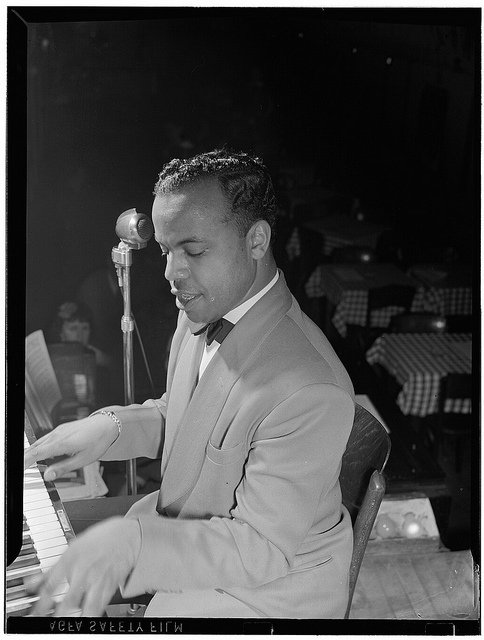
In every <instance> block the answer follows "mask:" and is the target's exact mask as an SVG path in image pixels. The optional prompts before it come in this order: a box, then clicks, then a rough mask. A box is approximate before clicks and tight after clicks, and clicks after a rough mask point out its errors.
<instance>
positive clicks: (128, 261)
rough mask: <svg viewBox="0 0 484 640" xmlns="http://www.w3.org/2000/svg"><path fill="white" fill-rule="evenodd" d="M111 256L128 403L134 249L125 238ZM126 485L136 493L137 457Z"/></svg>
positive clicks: (130, 395)
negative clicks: (119, 305) (120, 311)
mask: <svg viewBox="0 0 484 640" xmlns="http://www.w3.org/2000/svg"><path fill="white" fill-rule="evenodd" d="M111 258H112V260H113V262H114V264H115V267H116V273H117V276H118V284H119V287H120V289H121V293H122V294H123V304H124V307H123V317H122V318H121V331H122V332H123V369H124V402H125V404H126V405H128V404H133V402H134V369H133V331H134V320H133V317H132V315H131V281H130V267H131V265H132V263H133V256H132V249H131V247H130V246H129V245H128V244H126V243H125V242H124V241H123V240H121V242H120V243H119V245H118V246H117V247H113V249H112V252H111ZM126 487H127V493H128V495H129V496H132V495H136V492H137V486H136V459H135V458H133V459H131V460H127V461H126Z"/></svg>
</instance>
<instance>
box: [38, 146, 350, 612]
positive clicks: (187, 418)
mask: <svg viewBox="0 0 484 640" xmlns="http://www.w3.org/2000/svg"><path fill="white" fill-rule="evenodd" d="M152 215H153V223H154V228H155V239H156V241H157V242H158V243H159V245H160V248H161V251H162V254H163V255H164V256H165V257H166V269H165V277H166V278H167V279H168V280H169V281H170V283H171V287H172V293H173V294H174V295H175V297H176V304H177V307H178V309H179V310H180V314H179V320H178V326H177V330H176V333H175V335H174V338H173V343H172V347H171V353H170V361H169V366H168V375H167V391H166V394H165V395H164V396H163V397H162V398H161V399H160V400H148V401H146V402H145V403H144V404H143V405H133V406H129V407H118V406H115V407H108V408H106V410H105V412H104V413H97V414H95V415H93V416H91V417H89V418H86V419H84V420H80V421H78V422H75V423H68V424H66V425H61V426H60V427H58V428H57V429H56V430H54V431H53V432H52V433H50V434H48V435H47V436H45V437H44V438H42V439H41V440H40V441H38V443H36V444H34V445H33V446H32V447H31V448H30V450H29V451H28V452H27V454H26V464H31V463H32V461H34V460H42V459H44V458H47V457H52V456H54V455H59V454H69V455H70V457H69V458H67V459H66V460H64V461H62V462H60V463H58V464H56V465H53V466H52V467H51V468H50V469H49V470H48V471H47V472H46V474H45V477H46V479H52V478H53V477H54V476H55V474H56V473H57V474H62V473H63V472H64V471H66V470H70V469H73V468H78V467H82V466H84V465H86V464H88V463H89V462H92V461H93V460H97V459H99V458H102V459H104V460H114V459H116V460H117V459H126V458H130V457H138V456H151V457H158V455H159V453H160V452H161V451H162V469H161V471H162V481H161V487H160V491H159V492H155V493H152V494H149V495H147V496H144V497H143V498H142V499H140V500H139V501H137V502H136V504H135V505H134V506H133V507H132V508H131V509H130V511H129V512H128V514H127V516H126V517H124V518H119V517H118V518H110V519H107V520H105V521H104V522H101V523H99V524H97V525H95V526H93V527H92V528H89V529H88V530H87V531H86V532H84V533H83V534H81V535H79V536H78V537H77V539H76V541H75V542H74V543H72V545H71V546H70V548H69V549H68V550H67V551H66V553H65V554H64V555H63V556H62V558H61V559H60V561H59V562H58V563H57V565H56V566H55V567H54V568H53V569H52V570H51V571H50V572H49V573H48V574H46V579H45V580H44V583H43V585H42V588H41V590H40V596H41V597H40V601H39V603H38V606H37V610H36V612H35V613H36V615H45V614H46V612H47V611H49V610H50V609H51V608H52V606H53V605H52V592H53V591H54V590H55V588H56V586H57V584H58V583H59V582H60V581H61V580H62V579H63V578H67V580H68V582H69V584H70V589H69V592H68V594H67V596H66V597H65V599H64V601H63V602H62V603H61V604H60V605H59V606H58V607H57V609H56V615H66V612H68V611H69V610H71V609H76V608H78V609H80V610H81V612H82V615H84V616H95V615H100V613H101V612H102V611H103V610H104V608H105V606H106V605H107V604H108V603H109V600H110V598H111V596H112V594H113V593H114V591H115V590H116V588H117V587H119V588H120V589H121V591H122V593H123V596H124V597H126V598H134V596H136V595H137V594H141V593H154V594H155V595H154V597H153V599H152V600H151V603H150V605H149V606H148V609H147V611H146V615H147V616H158V615H159V616H174V615H181V616H185V617H188V616H197V617H200V616H208V617H216V616H217V617H232V616H235V617H244V616H247V617H257V616H269V617H275V618H277V617H289V618H338V617H343V615H344V612H345V608H346V604H347V599H348V570H349V564H350V558H351V552H352V527H351V521H350V518H349V516H348V513H347V511H346V509H345V508H344V506H343V505H342V503H341V492H340V487H339V481H338V477H339V472H340V466H341V458H342V455H343V452H344V450H345V446H346V442H347V440H348V436H349V433H350V430H351V427H352V423H353V417H354V397H353V390H352V385H351V382H350V380H349V377H348V375H347V373H346V371H345V369H344V368H343V366H342V364H341V362H340V361H339V360H338V358H337V356H336V355H335V353H334V351H333V349H332V348H331V346H330V344H329V342H328V341H327V339H326V338H325V336H324V335H323V334H322V333H321V331H320V330H319V329H318V327H316V325H315V324H314V323H312V322H311V321H310V320H309V319H308V318H307V317H306V316H305V315H304V314H303V313H302V312H301V310H300V308H299V305H298V304H297V302H296V300H295V299H294V298H293V297H292V296H291V294H290V292H289V290H288V288H287V286H286V284H285V281H284V276H283V274H282V273H281V272H278V270H277V267H276V264H275V262H274V258H273V256H272V251H271V239H272V234H273V225H274V221H275V198H274V193H273V188H272V183H271V180H270V177H269V175H268V173H267V171H266V169H265V167H264V165H263V164H262V163H261V162H260V160H258V159H255V158H251V157H249V156H248V155H246V154H243V153H240V154H235V153H229V152H226V151H214V152H211V153H207V154H202V155H200V156H196V157H194V158H191V159H188V160H173V161H172V162H170V163H168V164H167V165H166V166H165V167H164V169H163V171H162V173H161V174H160V177H159V180H158V183H157V185H156V187H155V200H154V204H153V212H152ZM220 318H225V319H226V321H228V324H227V323H225V326H223V327H222V329H221V333H219V334H218V336H216V338H215V341H213V342H211V340H212V339H213V337H212V330H213V327H208V329H206V327H207V324H208V323H212V322H215V321H217V320H219V319H220ZM207 338H208V342H210V344H208V343H207ZM217 340H219V342H217ZM103 502H106V503H108V502H109V500H102V501H97V504H98V505H99V504H100V503H103Z"/></svg>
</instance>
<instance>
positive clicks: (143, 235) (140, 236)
mask: <svg viewBox="0 0 484 640" xmlns="http://www.w3.org/2000/svg"><path fill="white" fill-rule="evenodd" d="M153 232H154V230H153V223H152V222H151V218H148V216H147V215H145V214H144V213H137V212H136V209H127V210H126V211H124V212H123V213H122V214H121V215H120V216H119V218H118V219H117V221H116V235H117V236H118V238H119V239H120V240H121V241H122V242H124V243H125V244H127V245H128V247H129V248H130V249H143V248H144V247H146V245H147V244H148V240H150V239H151V237H152V236H153Z"/></svg>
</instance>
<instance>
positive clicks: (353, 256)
mask: <svg viewBox="0 0 484 640" xmlns="http://www.w3.org/2000/svg"><path fill="white" fill-rule="evenodd" d="M331 261H332V262H340V263H343V262H345V263H353V264H356V263H360V264H361V263H363V264H365V263H370V262H377V255H376V253H375V252H374V251H373V249H371V248H370V247H358V246H348V247H336V249H333V251H332V252H331Z"/></svg>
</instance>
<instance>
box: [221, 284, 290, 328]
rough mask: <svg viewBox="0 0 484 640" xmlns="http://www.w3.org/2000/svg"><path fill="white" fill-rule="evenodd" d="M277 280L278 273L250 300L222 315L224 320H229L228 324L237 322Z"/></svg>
mask: <svg viewBox="0 0 484 640" xmlns="http://www.w3.org/2000/svg"><path fill="white" fill-rule="evenodd" d="M278 278H279V271H276V275H275V276H274V277H273V278H272V280H271V281H270V282H269V284H266V286H265V287H264V288H263V289H261V290H260V291H259V292H258V293H256V294H255V295H254V296H252V298H249V299H248V300H246V301H245V302H243V303H242V304H240V305H239V306H238V307H235V309H232V311H229V312H228V313H226V314H225V315H224V318H225V319H226V320H230V322H232V323H233V324H235V323H236V322H238V321H239V320H240V318H241V317H242V316H243V315H245V314H246V313H247V311H248V310H249V309H250V308H251V307H253V306H254V305H255V303H256V302H257V301H258V300H260V299H261V298H262V296H264V295H265V294H266V293H267V292H268V291H269V289H272V287H273V286H274V285H275V284H276V282H277V280H278Z"/></svg>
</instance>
